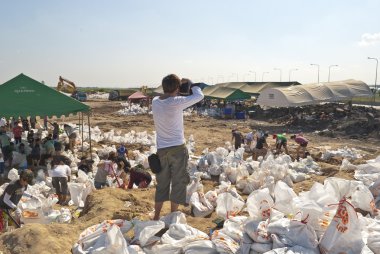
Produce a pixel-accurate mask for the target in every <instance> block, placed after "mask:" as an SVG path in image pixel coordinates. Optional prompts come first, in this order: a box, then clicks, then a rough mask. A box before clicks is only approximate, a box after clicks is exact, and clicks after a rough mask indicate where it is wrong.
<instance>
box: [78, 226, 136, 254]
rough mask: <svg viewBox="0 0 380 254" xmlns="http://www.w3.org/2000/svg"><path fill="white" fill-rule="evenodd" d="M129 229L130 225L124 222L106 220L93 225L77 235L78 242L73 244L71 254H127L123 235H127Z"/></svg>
mask: <svg viewBox="0 0 380 254" xmlns="http://www.w3.org/2000/svg"><path fill="white" fill-rule="evenodd" d="M131 228H132V223H130V222H129V221H124V220H113V221H109V220H108V221H103V222H102V223H100V224H97V225H93V226H91V227H89V228H87V229H85V230H84V231H83V232H82V233H81V234H80V235H79V240H78V242H77V243H75V244H74V246H73V249H72V252H73V254H85V253H86V254H87V253H117V254H128V253H129V252H128V250H127V243H126V241H125V238H124V237H123V233H127V232H128V231H129V230H130V229H131ZM105 232H106V233H105Z"/></svg>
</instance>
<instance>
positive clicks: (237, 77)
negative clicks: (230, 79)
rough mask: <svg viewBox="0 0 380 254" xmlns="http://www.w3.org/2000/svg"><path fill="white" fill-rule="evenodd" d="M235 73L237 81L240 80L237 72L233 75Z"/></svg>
mask: <svg viewBox="0 0 380 254" xmlns="http://www.w3.org/2000/svg"><path fill="white" fill-rule="evenodd" d="M235 75H236V82H238V81H239V74H237V73H235V72H234V73H232V74H231V76H235Z"/></svg>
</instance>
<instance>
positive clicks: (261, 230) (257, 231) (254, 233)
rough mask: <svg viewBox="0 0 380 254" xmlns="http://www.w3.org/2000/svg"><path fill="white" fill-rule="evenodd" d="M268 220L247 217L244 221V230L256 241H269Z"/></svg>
mask: <svg viewBox="0 0 380 254" xmlns="http://www.w3.org/2000/svg"><path fill="white" fill-rule="evenodd" d="M267 227H268V221H258V220H254V219H249V220H247V221H246V222H245V225H244V231H245V232H246V233H247V234H248V235H249V237H250V238H251V239H252V240H254V241H255V242H258V243H269V242H271V241H272V240H271V237H270V234H268V229H267Z"/></svg>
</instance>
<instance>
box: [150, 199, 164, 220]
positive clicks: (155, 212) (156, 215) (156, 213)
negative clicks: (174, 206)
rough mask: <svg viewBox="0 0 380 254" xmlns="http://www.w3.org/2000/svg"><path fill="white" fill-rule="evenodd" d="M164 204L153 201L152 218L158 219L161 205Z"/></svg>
mask: <svg viewBox="0 0 380 254" xmlns="http://www.w3.org/2000/svg"><path fill="white" fill-rule="evenodd" d="M163 205H164V202H155V203H154V217H153V220H159V219H160V213H161V209H162V206H163Z"/></svg>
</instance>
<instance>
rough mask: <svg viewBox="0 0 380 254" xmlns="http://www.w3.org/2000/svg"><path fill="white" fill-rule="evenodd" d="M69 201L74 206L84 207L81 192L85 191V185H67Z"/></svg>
mask: <svg viewBox="0 0 380 254" xmlns="http://www.w3.org/2000/svg"><path fill="white" fill-rule="evenodd" d="M68 187H69V192H70V197H71V200H72V201H73V202H74V205H76V206H81V207H83V206H84V202H83V199H82V195H83V191H84V190H85V189H86V185H84V184H83V183H71V182H69V183H68Z"/></svg>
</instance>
